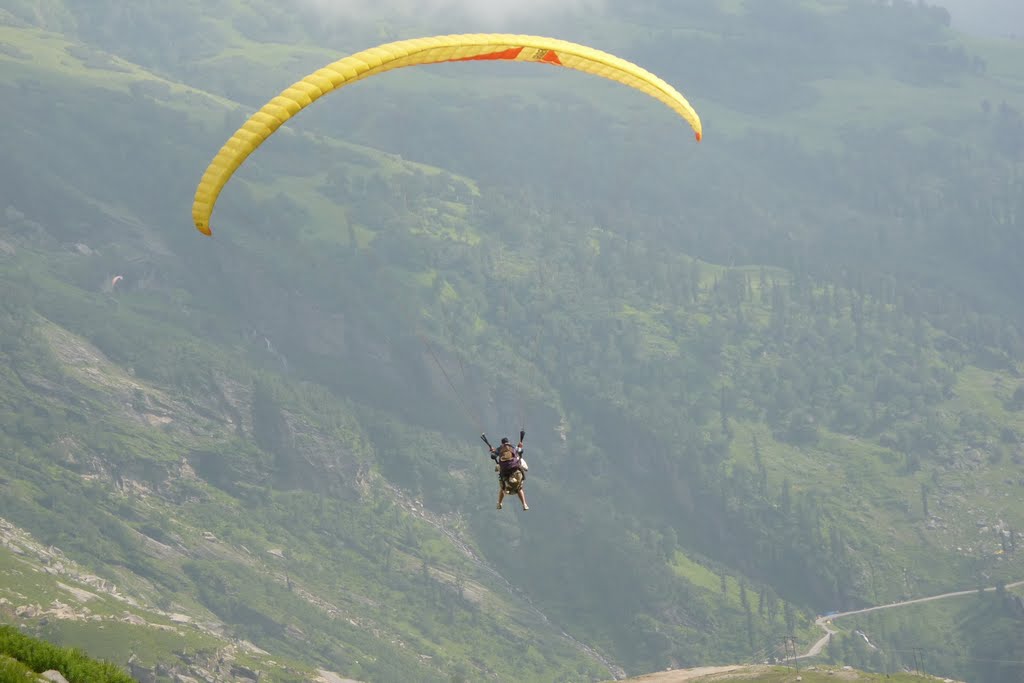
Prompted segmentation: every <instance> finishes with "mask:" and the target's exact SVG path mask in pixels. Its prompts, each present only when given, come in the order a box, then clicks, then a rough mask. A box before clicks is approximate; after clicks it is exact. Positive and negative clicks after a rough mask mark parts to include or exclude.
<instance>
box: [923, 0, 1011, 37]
mask: <svg viewBox="0 0 1024 683" xmlns="http://www.w3.org/2000/svg"><path fill="white" fill-rule="evenodd" d="M931 4H934V5H940V6H942V7H945V8H946V9H948V10H949V13H950V14H951V15H953V24H954V26H955V27H956V28H958V29H961V30H964V31H972V32H977V33H985V34H987V35H996V36H1002V37H1007V36H1011V35H1015V36H1016V37H1018V38H1024V0H931Z"/></svg>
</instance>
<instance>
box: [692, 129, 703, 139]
mask: <svg viewBox="0 0 1024 683" xmlns="http://www.w3.org/2000/svg"><path fill="white" fill-rule="evenodd" d="M693 137H695V138H697V142H700V141H701V140H702V139H703V138H704V134H703V133H702V132H701V131H699V130H698V131H697V132H696V133H694V134H693Z"/></svg>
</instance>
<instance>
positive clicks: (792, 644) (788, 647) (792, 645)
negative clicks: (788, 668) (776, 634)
mask: <svg viewBox="0 0 1024 683" xmlns="http://www.w3.org/2000/svg"><path fill="white" fill-rule="evenodd" d="M782 647H783V651H784V652H785V653H786V655H785V656H786V659H787V660H789V661H791V662H793V668H794V669H795V670H796V671H800V660H799V659H797V656H796V636H794V635H792V634H791V635H788V636H786V637H785V638H783V639H782Z"/></svg>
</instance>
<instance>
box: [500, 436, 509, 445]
mask: <svg viewBox="0 0 1024 683" xmlns="http://www.w3.org/2000/svg"><path fill="white" fill-rule="evenodd" d="M501 443H503V444H506V443H508V437H507V436H505V437H502V439H501Z"/></svg>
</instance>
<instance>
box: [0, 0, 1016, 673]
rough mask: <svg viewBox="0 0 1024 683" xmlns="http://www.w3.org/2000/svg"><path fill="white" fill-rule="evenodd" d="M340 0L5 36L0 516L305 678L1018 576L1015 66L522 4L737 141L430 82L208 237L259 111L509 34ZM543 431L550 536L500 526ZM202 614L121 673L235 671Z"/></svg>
mask: <svg viewBox="0 0 1024 683" xmlns="http://www.w3.org/2000/svg"><path fill="white" fill-rule="evenodd" d="M303 7H305V6H299V5H297V4H296V5H291V4H281V3H270V2H262V1H254V2H248V3H241V2H235V1H234V0H221V1H220V2H216V3H209V2H203V3H200V2H184V1H183V2H179V3H175V4H173V6H172V5H168V4H167V3H159V2H141V1H140V2H136V3H133V4H132V5H131V7H130V8H127V7H125V6H123V4H122V3H114V2H84V1H81V2H79V1H77V0H53V1H52V2H47V3H38V2H17V1H16V2H13V3H11V4H10V5H9V6H8V8H7V9H0V23H2V25H0V88H2V94H3V95H4V97H3V98H2V100H0V102H2V104H0V112H2V113H3V117H4V121H5V126H6V128H7V131H8V133H7V134H6V135H5V136H4V138H3V142H2V148H0V149H2V151H3V153H2V154H0V177H2V178H3V181H4V182H3V183H0V205H2V208H3V214H2V215H0V279H2V281H3V289H4V296H3V298H2V299H0V306H2V322H0V335H2V339H0V353H2V354H3V355H4V356H5V358H4V362H3V363H2V365H0V384H2V390H0V397H2V398H0V439H2V441H0V502H2V505H0V516H3V517H4V518H5V519H6V520H8V521H9V522H11V523H12V524H15V525H17V526H18V527H21V528H23V529H26V530H28V531H31V533H32V534H34V535H35V536H36V537H37V538H38V539H39V540H40V541H41V542H43V543H44V544H51V545H53V546H56V547H58V548H60V549H61V550H62V551H63V552H65V553H67V554H68V555H69V556H70V557H73V558H74V559H75V560H77V561H78V562H80V563H82V564H83V565H84V566H86V567H87V568H88V569H89V570H90V571H92V572H94V573H95V574H97V575H99V576H101V577H105V578H107V579H109V580H111V581H114V582H117V583H119V584H125V585H126V586H127V587H129V588H130V589H131V591H132V592H133V593H132V594H133V595H135V596H137V599H138V600H139V601H142V602H145V604H147V605H150V606H152V607H153V609H155V610H157V611H158V612H159V613H162V614H164V615H165V616H166V615H168V614H176V613H179V612H180V613H185V614H190V615H194V618H195V620H196V621H202V622H203V623H209V624H215V625H216V628H213V627H211V629H210V633H215V634H217V636H218V637H229V638H234V639H236V640H244V641H245V642H249V643H251V644H253V645H254V647H256V648H257V649H258V650H261V651H264V652H265V654H267V657H273V658H274V659H275V660H276V661H278V663H281V662H285V664H284V665H283V666H282V667H278V668H276V669H274V673H273V674H272V676H280V677H281V680H287V677H288V676H289V675H291V676H295V677H296V680H303V679H302V676H303V675H305V673H303V672H305V671H307V670H308V667H312V668H323V669H327V670H331V671H336V672H339V673H341V674H343V675H346V676H350V677H353V678H360V677H362V678H365V679H366V680H374V681H377V680H413V679H414V680H424V681H425V680H481V679H484V678H487V677H489V678H491V679H496V680H513V679H514V680H538V681H541V680H555V679H557V680H601V679H602V678H608V677H610V676H613V675H619V674H621V673H623V672H628V673H641V672H644V671H650V670H655V669H663V668H665V667H666V666H695V665H699V664H711V663H733V662H737V661H747V660H754V659H757V660H761V659H764V658H767V657H768V656H770V655H771V654H772V653H774V652H776V650H777V649H778V648H779V646H780V644H781V643H782V642H783V639H784V638H785V637H786V636H790V635H794V636H796V637H797V639H798V640H799V641H800V642H804V641H806V642H807V643H808V644H809V642H810V641H811V639H812V638H815V637H817V632H816V631H814V630H813V626H812V622H813V618H814V615H816V614H821V613H825V612H827V611H834V610H840V609H847V608H853V607H859V606H866V605H870V604H878V603H884V602H891V601H894V600H897V599H899V598H901V597H916V596H920V595H926V594H930V593H937V592H941V591H943V590H954V589H961V588H971V587H974V586H977V585H980V584H985V585H993V584H994V583H995V582H997V581H1009V580H1012V579H1014V578H1021V574H1024V563H1022V562H1021V556H1020V554H1019V553H1018V552H1017V548H1018V544H1019V543H1020V540H1021V539H1020V533H1021V530H1022V529H1024V503H1022V502H1021V496H1020V492H1021V486H1022V485H1024V473H1022V472H1021V469H1022V466H1024V448H1022V445H1021V439H1022V435H1024V412H1022V411H1024V380H1022V379H1021V378H1020V362H1021V360H1022V356H1024V339H1022V337H1021V333H1020V329H1021V324H1022V322H1024V310H1022V309H1021V307H1020V305H1019V302H1018V301H1017V297H1016V292H1017V290H1018V289H1019V287H1020V285H1021V284H1022V282H1021V279H1020V271H1021V266H1022V265H1024V263H1022V258H1024V244H1022V239H1021V236H1020V221H1021V216H1022V215H1024V204H1022V202H1024V192H1022V189H1024V187H1022V185H1024V118H1022V114H1021V111H1022V110H1024V95H1022V94H1021V93H1022V92H1024V91H1022V90H1021V88H1022V86H1024V73H1022V72H1021V70H1020V66H1019V65H1020V64H1021V63H1022V62H1024V48H1022V47H1021V46H1020V45H1019V44H1015V43H1012V42H994V41H981V40H980V39H976V38H966V37H964V36H960V35H958V34H955V33H953V32H952V31H951V30H950V28H949V26H948V24H949V17H948V15H947V14H946V13H945V12H944V11H942V10H939V9H936V8H930V7H928V6H925V5H920V4H912V3H907V2H896V3H891V4H878V3H874V2H858V1H855V0H851V1H850V2H839V3H824V2H822V3H806V2H795V1H793V2H790V1H789V0H773V1H772V2H770V3H754V2H747V3H737V2H707V1H706V0H701V1H700V2H698V1H697V0H692V1H686V2H676V1H673V2H655V1H653V0H651V1H647V2H637V3H631V4H629V6H628V7H623V8H606V9H605V10H604V11H601V12H596V11H595V12H587V13H581V14H577V15H568V16H567V15H558V16H555V15H552V16H551V17H550V19H549V20H546V19H545V17H543V16H541V15H536V16H532V17H527V18H525V19H524V20H523V22H522V23H521V24H517V25H516V26H515V27H507V28H508V29H509V30H517V31H520V30H521V31H533V32H538V33H548V34H557V35H558V36H559V37H563V38H567V39H571V40H577V41H580V42H583V43H587V44H593V45H595V46H599V47H602V48H604V49H607V50H610V51H612V52H615V53H616V54H620V55H622V56H623V57H626V58H628V59H631V60H633V61H636V62H638V63H640V64H642V65H643V66H645V67H647V68H649V69H651V70H652V71H653V72H655V73H658V74H659V75H661V76H663V77H664V78H666V80H668V81H670V82H671V83H673V84H675V85H677V86H679V87H680V88H681V89H682V90H683V92H684V93H685V94H686V95H687V97H688V98H689V99H690V101H691V102H692V103H693V104H694V106H695V107H696V108H697V109H698V111H699V112H700V113H701V115H702V117H703V119H704V122H705V140H704V141H703V142H701V143H700V144H699V145H698V144H696V143H694V142H693V139H692V136H691V135H690V131H689V129H688V128H687V127H686V126H685V125H684V124H682V122H680V121H679V120H678V119H677V118H676V117H674V116H673V115H672V113H671V112H669V111H667V110H664V108H662V107H660V106H659V105H658V104H657V103H655V102H653V101H649V100H648V99H647V98H644V97H642V96H641V95H638V94H637V93H635V92H632V91H630V90H629V89H627V88H623V87H621V86H619V85H617V84H613V83H609V82H605V81H602V80H600V79H595V78H589V77H587V76H584V75H582V74H578V73H561V72H556V71H555V70H553V69H548V68H544V67H540V66H535V65H529V64H510V65H499V64H488V65H479V64H473V65H470V64H456V65H446V66H438V67H436V68H435V67H429V68H423V69H408V70H403V71H400V72H396V73H391V74H386V75H383V76H381V77H380V78H375V79H369V80H368V81H366V82H364V83H360V84H358V85H354V86H352V87H351V88H349V89H346V90H345V91H344V92H341V93H338V94H336V95H331V96H330V97H328V98H325V99H324V100H323V101H320V102H318V103H317V104H316V106H313V107H310V109H309V110H308V111H307V112H304V113H303V114H302V115H301V116H300V117H298V118H296V119H295V120H294V122H292V123H291V124H290V125H289V126H287V127H285V128H283V129H281V130H280V131H279V132H278V133H277V134H276V135H275V136H274V137H273V138H272V139H271V140H269V141H268V142H267V143H266V144H265V145H264V146H263V147H262V148H261V149H260V150H258V152H257V153H256V154H254V155H253V157H252V158H251V159H250V160H249V162H247V164H246V165H245V166H244V167H243V168H242V169H241V170H240V171H239V173H238V175H237V177H236V178H235V179H234V180H233V181H232V183H231V184H230V185H229V186H228V188H227V189H226V190H225V192H224V194H223V196H222V198H221V201H220V203H219V205H218V208H217V212H216V213H215V214H214V236H213V238H205V237H203V236H202V235H200V234H198V233H196V232H195V230H194V229H193V228H192V227H191V222H190V219H189V206H190V205H191V201H192V193H193V191H194V189H195V185H196V182H197V181H198V179H199V175H200V174H201V172H202V169H203V168H204V167H205V164H206V163H208V162H209V159H210V158H211V157H212V155H213V154H214V152H215V151H216V150H217V149H218V147H219V145H220V144H221V143H222V142H223V141H224V140H225V139H226V138H227V137H228V136H229V135H231V133H232V132H233V131H234V130H235V129H236V128H237V127H238V126H239V125H240V124H241V123H242V122H243V121H244V120H245V117H246V115H247V114H249V113H251V112H252V111H254V110H255V109H256V108H257V107H259V106H260V105H261V104H262V103H263V102H264V101H266V100H267V99H269V98H270V97H271V96H273V95H274V94H276V93H277V92H279V91H280V90H281V89H282V88H284V87H286V86H287V85H288V84H289V83H291V82H292V81H294V80H295V79H297V78H298V77H300V76H301V75H303V74H305V73H307V72H308V71H311V70H312V69H315V68H317V67H319V66H322V65H323V64H325V63H327V62H328V61H331V60H334V59H337V58H340V57H341V56H344V55H346V54H349V53H352V52H355V51H358V50H361V49H364V48H366V47H369V46H372V45H374V44H376V43H379V42H381V41H382V40H389V39H393V38H403V37H411V36H416V35H425V34H430V33H448V32H453V31H461V30H475V28H474V27H472V26H467V25H466V24H467V22H466V21H464V20H459V21H458V22H455V25H450V24H446V23H444V22H443V21H442V20H441V19H439V18H436V17H433V16H429V17H427V16H424V17H418V18H416V19H408V18H407V19H400V20H394V21H388V22H379V23H376V24H373V25H372V26H371V25H368V24H367V23H366V22H360V21H355V20H348V19H347V18H346V17H345V16H343V15H331V16H321V15H317V14H316V12H315V11H314V10H312V9H308V8H305V9H304V8H303ZM502 28H506V27H502ZM795 36H799V37H800V39H799V40H797V39H795V38H794V37H795ZM506 67H507V68H506ZM117 275H120V276H122V279H121V280H119V281H117V282H116V283H114V277H115V276H117ZM521 427H523V428H525V429H526V431H527V448H528V451H527V457H528V459H529V462H530V466H531V467H530V475H529V479H528V484H527V493H528V496H529V498H530V505H531V510H530V511H529V512H528V513H522V512H520V511H518V510H517V509H515V508H517V507H518V506H516V505H507V506H506V509H505V510H502V511H500V512H499V511H496V510H495V509H494V499H495V495H494V494H495V493H496V492H495V490H494V489H495V486H494V479H493V476H494V474H493V472H492V471H491V462H490V460H488V459H487V457H486V451H485V450H484V449H483V448H482V447H481V444H480V442H479V441H478V440H477V436H478V434H479V433H480V432H481V431H487V432H488V434H490V435H492V436H494V437H500V436H502V435H506V434H507V435H509V436H512V435H513V433H514V432H516V431H518V430H519V429H520V428H521ZM17 566H18V565H17V564H11V565H10V566H9V567H8V569H6V570H5V571H15V570H16V569H11V567H14V568H16V567H17ZM12 576H13V574H12ZM4 590H5V589H4V588H2V587H0V597H4V598H6V599H8V600H9V601H11V604H12V605H14V604H16V603H17V602H18V600H19V599H20V598H19V596H18V595H14V594H5V593H4V592H3V591H4ZM14 590H15V589H13V588H12V589H11V591H14ZM17 590H20V591H21V595H22V596H24V595H27V589H17ZM25 599H26V600H27V598H25ZM0 614H3V615H4V618H5V620H15V619H20V618H21V617H20V616H19V615H17V614H16V613H15V612H14V610H13V609H12V610H6V609H5V608H4V605H3V604H0ZM986 614H989V615H990V616H991V615H996V616H991V619H989V617H986V616H985V615H986ZM979 615H980V616H979ZM971 618H972V619H973V620H975V621H976V620H979V619H980V620H989V621H991V622H992V623H994V624H997V625H996V626H994V627H993V629H994V630H993V629H979V628H975V627H970V626H966V627H964V628H962V629H961V630H956V628H955V627H950V628H949V629H948V630H945V631H943V634H942V635H941V636H940V637H936V635H935V633H934V632H932V633H928V626H929V624H927V623H924V624H918V625H916V626H907V627H905V628H899V629H896V628H892V629H886V631H885V638H886V639H887V640H886V641H885V642H883V643H881V648H882V650H883V651H884V652H885V654H884V655H878V659H879V661H872V660H871V659H870V658H868V657H860V655H859V654H858V655H852V654H851V655H850V657H854V656H857V657H860V659H863V660H864V661H860V660H858V662H857V663H858V664H862V665H864V666H878V667H881V666H884V667H886V668H887V670H893V669H895V668H897V667H899V666H900V665H902V664H905V663H906V661H907V657H908V655H907V653H908V652H910V651H911V650H912V649H913V648H921V647H935V648H943V647H947V646H948V644H949V643H950V642H958V643H961V644H963V643H965V642H971V639H972V638H975V637H980V636H981V634H988V636H985V638H986V642H985V643H984V644H982V643H980V642H978V643H973V644H970V645H966V646H964V649H958V650H957V652H958V653H959V655H958V656H950V657H947V658H946V659H944V660H943V667H944V669H943V671H941V672H940V673H944V674H946V675H950V676H955V677H961V678H965V679H967V680H972V681H974V680H977V681H998V680H1006V679H1005V678H1000V676H1005V675H1006V672H1007V671H1008V670H1009V671H1015V670H1014V669H1012V668H1011V669H1006V668H1005V666H1004V665H1002V664H1001V665H1000V667H993V666H990V664H991V661H994V660H999V661H1001V662H1004V661H1005V662H1010V664H1009V665H1007V666H1010V667H1012V666H1015V664H1013V662H1017V660H1020V659H1021V657H1020V656H1019V651H1020V643H1019V642H1014V641H1013V638H1012V634H1013V633H1014V625H1015V624H1016V625H1017V626H1020V621H1021V615H1020V614H1019V612H1015V611H1013V609H1011V608H1010V607H1009V606H1007V605H1005V604H1002V603H1001V605H1000V606H999V607H994V606H986V607H985V608H984V610H982V609H980V608H979V609H978V610H976V611H975V612H972V616H971ZM954 621H955V620H954ZM975 621H972V622H971V623H975ZM32 627H33V628H34V629H37V630H38V632H39V633H41V634H43V635H46V636H47V637H50V638H53V639H54V640H58V641H61V642H67V643H68V644H74V642H73V641H74V638H75V637H76V635H75V633H76V632H77V631H78V629H72V628H68V625H67V624H64V623H62V622H61V621H60V620H58V619H51V620H49V621H48V623H46V624H41V623H39V622H38V621H36V622H33V623H32ZM179 630H181V629H180V628H179ZM996 632H998V633H1002V634H1004V636H1005V639H1002V638H1001V637H995V636H991V634H992V633H996ZM181 633H182V634H185V635H182V636H181V637H182V639H183V640H181V641H174V640H173V639H172V638H171V637H170V636H168V639H169V640H163V641H161V642H160V643H159V644H149V645H146V646H145V647H142V646H138V647H136V646H133V645H131V643H130V640H129V639H122V641H121V642H120V643H117V644H115V643H114V642H113V640H112V639H111V640H105V639H96V640H95V641H93V642H94V646H93V647H94V649H95V652H94V654H97V655H98V656H104V657H109V658H112V659H114V660H115V661H120V662H122V663H123V662H127V660H128V658H129V657H130V656H131V655H132V654H133V653H135V654H137V655H138V656H144V657H145V659H146V663H147V665H151V666H152V667H156V666H157V665H158V663H163V665H164V666H165V670H169V669H167V668H166V667H170V666H171V664H168V663H167V662H169V661H173V660H174V653H175V652H182V651H188V650H189V649H190V647H192V648H193V649H195V647H200V648H205V649H206V650H210V651H215V650H216V648H217V647H220V646H219V645H215V644H213V641H212V640H209V637H211V636H210V633H206V632H205V631H204V634H205V635H203V638H204V639H206V640H203V641H202V642H203V644H202V645H194V644H193V645H191V646H190V644H189V642H190V641H189V638H191V637H192V636H190V635H187V634H186V632H185V631H181ZM878 637H881V636H880V635H879V636H878ZM496 644H497V646H496ZM509 648H511V649H514V650H515V652H516V653H517V655H516V657H514V658H512V657H507V656H505V655H504V653H505V652H506V651H507V650H508V649H509ZM142 650H145V652H142V653H141V654H140V651H142ZM978 653H982V654H984V656H981V655H980V654H978ZM256 654H257V655H258V652H257V653H256ZM832 656H833V657H837V654H836V652H835V651H833V653H832ZM178 659H180V657H179V658H178ZM212 659H216V657H213V658H212ZM1018 664H1019V662H1018ZM248 665H251V663H249V664H248ZM303 667H307V669H304V668H303ZM268 672H269V669H268ZM268 675H270V674H268Z"/></svg>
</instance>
